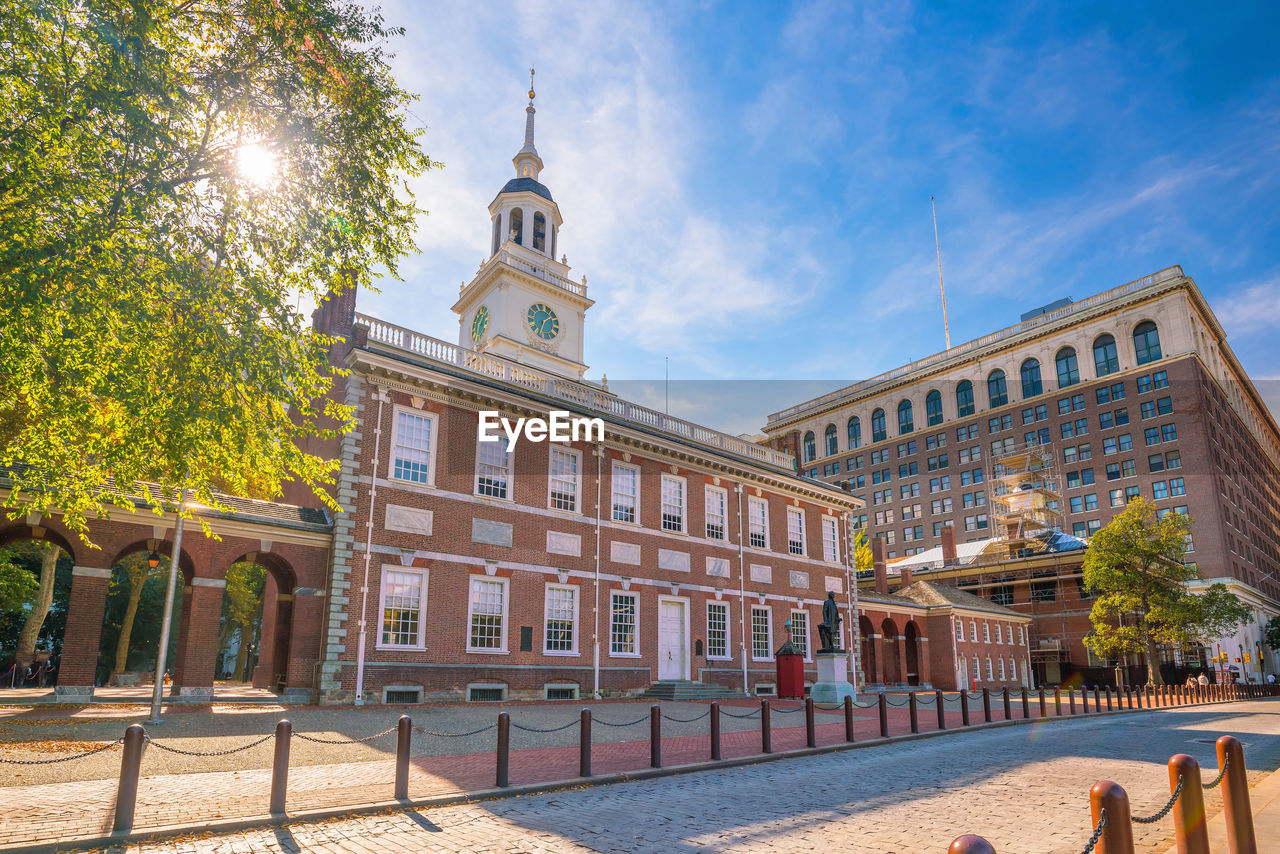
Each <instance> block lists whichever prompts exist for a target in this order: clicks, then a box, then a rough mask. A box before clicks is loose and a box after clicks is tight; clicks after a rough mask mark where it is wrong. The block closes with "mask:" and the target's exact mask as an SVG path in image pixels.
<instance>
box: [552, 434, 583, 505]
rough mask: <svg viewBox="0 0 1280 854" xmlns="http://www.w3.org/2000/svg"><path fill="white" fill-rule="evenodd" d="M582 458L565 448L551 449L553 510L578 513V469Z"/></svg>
mask: <svg viewBox="0 0 1280 854" xmlns="http://www.w3.org/2000/svg"><path fill="white" fill-rule="evenodd" d="M580 463H581V457H580V456H579V455H578V453H577V452H576V451H570V450H566V449H564V448H555V447H553V448H552V449H551V477H550V478H549V480H550V482H551V494H550V505H549V506H550V507H551V509H552V510H568V511H569V512H571V513H576V512H578V479H579V473H578V469H579V466H580Z"/></svg>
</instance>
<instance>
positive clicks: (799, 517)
mask: <svg viewBox="0 0 1280 854" xmlns="http://www.w3.org/2000/svg"><path fill="white" fill-rule="evenodd" d="M797 545H798V546H799V547H800V550H799V551H796V546H797ZM787 554H791V555H796V556H797V557H805V556H806V554H807V552H806V549H805V535H804V508H803V507H788V508H787Z"/></svg>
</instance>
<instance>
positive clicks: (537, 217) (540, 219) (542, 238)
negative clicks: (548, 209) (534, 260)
mask: <svg viewBox="0 0 1280 854" xmlns="http://www.w3.org/2000/svg"><path fill="white" fill-rule="evenodd" d="M533 248H534V249H535V250H537V251H538V252H546V251H547V218H546V217H545V216H543V215H542V214H541V213H534V215H533Z"/></svg>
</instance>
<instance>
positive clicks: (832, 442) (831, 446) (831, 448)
mask: <svg viewBox="0 0 1280 854" xmlns="http://www.w3.org/2000/svg"><path fill="white" fill-rule="evenodd" d="M824 438H825V439H826V445H827V456H828V457H829V456H831V455H832V454H836V453H839V452H840V444H839V442H838V441H837V439H836V425H834V424H828V425H827V432H826V435H825V437H824Z"/></svg>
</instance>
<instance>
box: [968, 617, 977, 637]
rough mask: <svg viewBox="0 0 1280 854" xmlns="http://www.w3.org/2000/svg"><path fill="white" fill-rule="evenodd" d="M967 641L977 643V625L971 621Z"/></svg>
mask: <svg viewBox="0 0 1280 854" xmlns="http://www.w3.org/2000/svg"><path fill="white" fill-rule="evenodd" d="M969 640H971V641H973V642H974V643H977V642H978V624H977V623H976V622H974V621H973V620H970V621H969Z"/></svg>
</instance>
